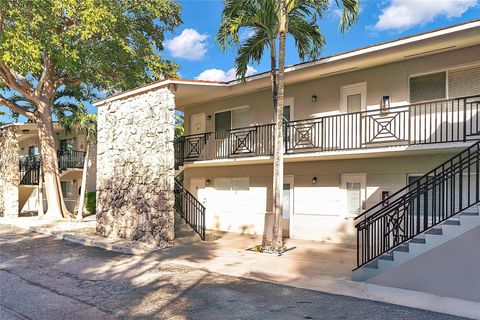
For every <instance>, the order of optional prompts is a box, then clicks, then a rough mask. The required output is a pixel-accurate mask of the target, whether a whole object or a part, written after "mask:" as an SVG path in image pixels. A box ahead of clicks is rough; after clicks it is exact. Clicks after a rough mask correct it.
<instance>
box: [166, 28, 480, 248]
mask: <svg viewBox="0 0 480 320" xmlns="http://www.w3.org/2000/svg"><path fill="white" fill-rule="evenodd" d="M269 81H270V80H269V74H268V73H266V74H259V75H255V76H252V77H249V78H248V79H247V81H246V83H245V84H244V83H241V82H240V81H231V82H228V83H214V82H201V81H174V80H172V81H171V82H172V83H174V84H175V88H176V92H175V94H176V105H177V108H178V109H179V110H181V111H183V112H184V115H185V137H183V138H182V139H179V140H178V141H177V144H176V148H177V151H178V152H177V161H178V162H179V164H181V165H182V166H178V167H179V169H180V170H183V174H184V185H185V186H186V187H187V188H188V189H189V190H190V192H192V194H193V195H195V196H196V197H197V198H198V199H199V201H200V202H202V203H203V204H204V206H205V207H206V227H207V228H210V229H218V230H223V231H230V232H240V233H247V234H262V233H263V226H264V219H265V218H264V217H265V212H269V211H271V202H272V201H271V195H272V190H271V189H272V154H273V145H274V144H273V128H274V125H273V107H272V98H271V91H270V82H269ZM285 96H286V100H285V101H286V102H285V111H284V118H285V124H284V133H285V141H284V149H285V150H284V152H285V169H284V171H285V172H284V173H285V177H284V204H285V205H284V213H283V224H284V236H285V237H291V238H297V239H307V240H326V241H334V242H351V243H353V242H354V241H355V228H354V218H355V217H357V216H358V215H360V214H361V213H362V212H364V211H365V210H367V209H369V208H371V207H373V206H374V205H376V204H378V203H379V202H381V201H382V199H385V198H386V197H388V196H389V195H392V194H393V193H395V192H396V191H398V190H400V189H401V188H403V187H405V186H406V185H408V184H409V183H411V182H413V181H415V180H416V179H417V178H418V176H421V175H423V174H425V173H426V172H428V171H429V170H430V169H432V168H434V167H435V166H437V165H438V164H441V163H442V162H444V161H445V160H447V159H448V158H450V157H452V156H453V155H455V154H457V153H458V152H459V151H461V150H463V149H464V148H466V147H468V146H470V145H471V144H472V143H473V142H474V140H475V139H478V133H479V131H480V130H479V121H480V115H479V114H478V111H479V110H478V108H479V101H480V22H479V21H474V22H470V23H465V24H462V25H457V26H453V27H449V28H445V29H440V30H435V31H432V32H428V33H424V34H419V35H415V36H411V37H407V38H403V39H398V40H394V41H390V42H386V43H380V44H377V45H374V46H370V47H366V48H362V49H358V50H354V51H350V52H346V53H341V54H338V55H334V56H330V57H325V58H323V59H320V60H318V61H313V62H308V63H302V64H298V65H293V66H290V67H288V68H287V70H286V88H285Z"/></svg>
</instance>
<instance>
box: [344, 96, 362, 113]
mask: <svg viewBox="0 0 480 320" xmlns="http://www.w3.org/2000/svg"><path fill="white" fill-rule="evenodd" d="M361 110H362V95H361V94H351V95H348V96H347V112H359V111H361Z"/></svg>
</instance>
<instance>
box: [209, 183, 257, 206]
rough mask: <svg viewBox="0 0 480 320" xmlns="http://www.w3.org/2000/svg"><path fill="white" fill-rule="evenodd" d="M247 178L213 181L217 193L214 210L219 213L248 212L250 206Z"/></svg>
mask: <svg viewBox="0 0 480 320" xmlns="http://www.w3.org/2000/svg"><path fill="white" fill-rule="evenodd" d="M249 184H250V181H249V178H219V179H215V191H216V192H219V194H218V201H216V203H215V205H216V207H217V208H216V209H217V210H219V211H221V212H230V213H242V212H248V211H249V210H250V206H251V200H250V192H249V190H250V188H249Z"/></svg>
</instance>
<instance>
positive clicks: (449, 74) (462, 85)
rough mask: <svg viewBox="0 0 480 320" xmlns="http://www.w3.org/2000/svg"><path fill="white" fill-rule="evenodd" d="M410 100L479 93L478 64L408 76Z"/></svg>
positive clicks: (426, 99) (450, 97)
mask: <svg viewBox="0 0 480 320" xmlns="http://www.w3.org/2000/svg"><path fill="white" fill-rule="evenodd" d="M409 86H410V102H411V103H416V102H422V101H429V100H441V99H447V98H448V99H455V98H461V97H469V96H475V95H480V66H475V67H468V68H462V69H454V70H448V71H442V72H436V73H431V74H426V75H421V76H415V77H411V78H410V83H409Z"/></svg>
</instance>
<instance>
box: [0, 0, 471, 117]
mask: <svg viewBox="0 0 480 320" xmlns="http://www.w3.org/2000/svg"><path fill="white" fill-rule="evenodd" d="M332 2H333V1H332ZM180 3H181V5H182V17H183V24H182V25H181V26H180V27H179V28H178V29H177V30H176V32H174V33H171V34H170V33H169V34H167V35H166V41H165V47H166V48H165V51H164V52H163V56H164V58H167V59H171V60H174V61H176V62H177V63H178V64H179V65H180V66H181V68H180V69H179V73H180V75H181V77H182V78H186V79H196V78H200V79H209V80H220V81H221V80H231V78H232V76H233V71H232V70H231V69H232V68H233V65H234V59H235V51H234V50H228V51H226V52H222V51H221V50H220V49H219V48H218V46H217V45H216V44H215V41H214V40H215V33H216V31H217V28H218V25H219V22H220V17H221V12H222V6H223V4H222V1H221V0H184V1H180ZM360 7H361V13H360V16H359V21H358V22H357V24H356V25H355V26H354V27H353V28H351V29H350V30H349V31H348V32H347V33H345V34H341V33H340V32H339V31H338V21H339V16H338V9H337V7H336V6H335V5H333V6H332V8H331V10H330V12H329V13H328V14H327V15H326V16H325V18H324V19H323V20H322V21H321V22H319V25H320V28H321V29H322V32H323V34H324V36H325V38H326V42H327V43H326V46H325V47H324V49H323V52H322V56H327V55H331V54H336V53H340V52H343V51H348V50H352V49H356V48H361V47H364V46H368V45H372V44H375V43H379V42H383V41H388V40H392V39H396V38H400V37H404V36H408V35H412V34H416V33H420V32H425V31H429V30H433V29H437V28H441V27H445V26H448V25H452V24H457V23H461V22H464V21H469V20H473V19H477V18H480V0H378V1H377V0H360ZM246 33H247V32H245V35H246ZM286 62H287V65H288V64H294V63H298V62H300V61H299V59H298V56H297V53H296V49H295V48H294V46H293V43H292V42H291V41H288V42H287V52H286ZM268 69H269V61H268V56H266V57H265V59H264V61H262V62H261V63H260V64H258V65H257V64H252V65H251V69H250V72H251V73H254V72H255V71H256V72H263V71H267V70H268ZM0 110H6V109H5V108H4V107H0ZM89 110H90V112H96V110H95V108H93V107H90V108H89ZM0 121H4V122H5V121H10V119H8V117H0Z"/></svg>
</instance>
